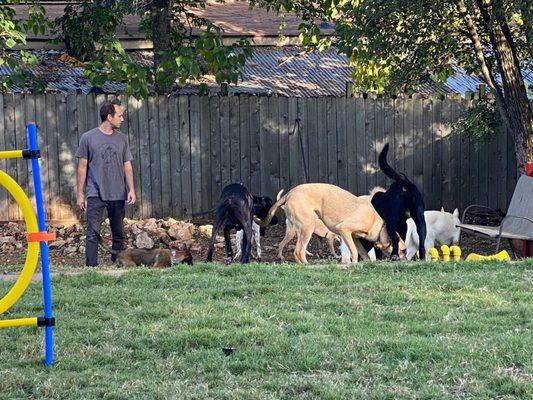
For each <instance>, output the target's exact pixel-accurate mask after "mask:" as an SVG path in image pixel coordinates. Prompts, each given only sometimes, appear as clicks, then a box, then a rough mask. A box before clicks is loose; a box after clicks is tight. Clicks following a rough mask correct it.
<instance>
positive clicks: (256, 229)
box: [252, 222, 261, 261]
mask: <svg viewBox="0 0 533 400" xmlns="http://www.w3.org/2000/svg"><path fill="white" fill-rule="evenodd" d="M252 232H253V233H252V236H255V249H256V251H257V257H256V259H257V261H261V232H260V231H259V225H257V224H256V223H255V222H253V223H252Z"/></svg>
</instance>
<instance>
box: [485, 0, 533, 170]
mask: <svg viewBox="0 0 533 400" xmlns="http://www.w3.org/2000/svg"><path fill="white" fill-rule="evenodd" d="M476 3H477V5H478V8H479V10H480V12H481V16H482V18H483V21H484V23H485V29H486V31H487V32H488V34H489V38H490V43H491V46H492V50H493V52H494V55H495V57H496V63H497V65H498V70H499V73H500V77H501V80H502V87H503V99H501V98H498V97H497V98H496V101H497V102H498V103H501V104H498V105H499V107H500V110H501V111H500V112H501V113H502V114H505V115H502V117H503V120H504V121H505V122H506V125H507V129H509V130H510V131H511V135H512V137H513V141H514V146H515V152H516V161H517V162H518V166H519V168H520V171H522V172H524V171H525V168H526V162H528V161H533V111H532V109H531V105H530V103H529V100H528V98H527V91H526V87H525V85H524V79H523V78H522V73H521V70H520V62H519V60H518V57H517V55H516V50H515V44H514V40H513V36H512V34H511V31H510V29H509V26H508V25H507V21H506V20H505V13H504V10H503V9H502V5H501V3H500V2H494V3H493V2H492V1H491V0H477V1H476ZM502 107H503V110H502Z"/></svg>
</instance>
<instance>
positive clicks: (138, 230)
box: [131, 224, 143, 236]
mask: <svg viewBox="0 0 533 400" xmlns="http://www.w3.org/2000/svg"><path fill="white" fill-rule="evenodd" d="M142 231H143V230H142V229H141V228H140V227H139V225H138V224H134V225H132V226H131V233H133V234H134V235H135V236H137V235H139V234H140V233H141V232H142Z"/></svg>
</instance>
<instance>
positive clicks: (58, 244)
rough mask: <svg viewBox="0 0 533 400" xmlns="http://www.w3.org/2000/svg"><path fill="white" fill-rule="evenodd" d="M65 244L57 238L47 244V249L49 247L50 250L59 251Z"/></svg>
mask: <svg viewBox="0 0 533 400" xmlns="http://www.w3.org/2000/svg"><path fill="white" fill-rule="evenodd" d="M65 244H67V242H66V241H65V240H63V239H59V238H58V239H56V240H54V241H53V242H50V243H48V247H50V248H51V249H59V248H61V247H63V246H64V245H65Z"/></svg>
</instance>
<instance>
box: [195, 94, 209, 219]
mask: <svg viewBox="0 0 533 400" xmlns="http://www.w3.org/2000/svg"><path fill="white" fill-rule="evenodd" d="M210 133H211V120H210V117H209V97H207V96H202V97H200V164H201V165H200V166H201V172H200V173H201V175H202V187H201V199H202V201H201V206H200V207H198V208H199V210H200V211H203V210H208V209H209V208H211V206H212V201H211V198H212V195H213V194H212V189H213V188H212V186H211V174H212V170H211V158H210V154H211V142H210Z"/></svg>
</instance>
